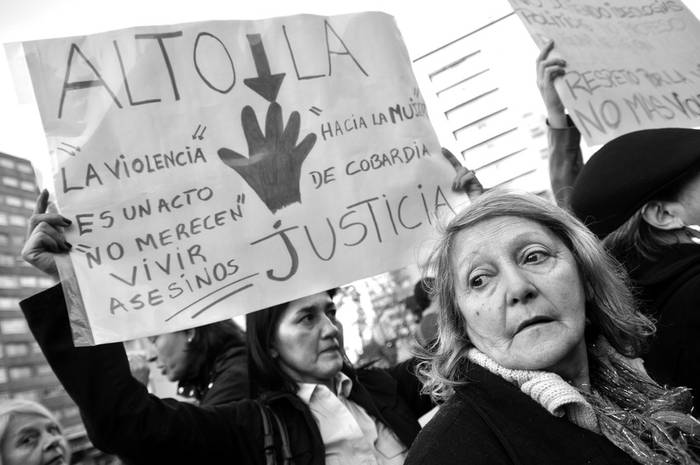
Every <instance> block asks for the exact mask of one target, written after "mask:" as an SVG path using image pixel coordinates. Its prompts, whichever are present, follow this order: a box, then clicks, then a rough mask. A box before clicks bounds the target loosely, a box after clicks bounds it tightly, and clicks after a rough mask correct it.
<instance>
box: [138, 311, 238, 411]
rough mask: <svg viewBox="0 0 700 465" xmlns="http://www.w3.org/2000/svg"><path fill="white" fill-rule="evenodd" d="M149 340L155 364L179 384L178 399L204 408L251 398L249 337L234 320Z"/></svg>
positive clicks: (167, 376)
mask: <svg viewBox="0 0 700 465" xmlns="http://www.w3.org/2000/svg"><path fill="white" fill-rule="evenodd" d="M149 340H150V341H151V343H153V346H154V348H155V352H156V355H155V357H154V358H153V359H151V360H152V361H155V362H156V366H157V367H158V368H159V369H160V370H161V373H162V374H163V375H164V376H165V377H166V378H168V380H170V381H177V383H178V388H177V393H178V395H181V396H183V397H192V398H194V399H195V400H197V401H198V402H199V405H201V406H205V405H219V404H226V403H228V402H231V401H233V400H240V399H245V398H247V397H250V389H249V387H248V360H247V356H246V350H245V333H244V332H243V330H242V329H241V328H240V327H239V326H238V325H237V324H236V323H235V322H234V321H233V320H224V321H219V322H218V323H212V324H208V325H204V326H200V327H198V328H193V329H188V330H184V331H176V332H174V333H167V334H161V335H159V336H153V337H151V338H149Z"/></svg>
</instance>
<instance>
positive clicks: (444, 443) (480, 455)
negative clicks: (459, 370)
mask: <svg viewBox="0 0 700 465" xmlns="http://www.w3.org/2000/svg"><path fill="white" fill-rule="evenodd" d="M438 463H439V464H440V465H472V464H479V465H512V463H513V462H512V461H511V460H510V458H509V456H508V454H507V453H506V451H505V450H504V449H503V446H502V445H501V443H500V441H499V440H498V437H497V436H496V435H495V434H494V433H493V431H492V430H491V428H490V427H489V426H488V424H487V423H486V422H485V421H484V420H483V419H482V418H481V416H480V415H479V412H477V411H476V409H474V408H473V407H472V406H471V405H469V404H468V403H466V402H464V401H451V402H449V403H447V404H445V405H443V406H442V407H441V408H440V410H438V412H437V413H436V414H435V416H434V417H433V419H432V420H430V421H429V422H428V424H427V425H425V427H424V428H423V429H422V430H421V432H420V433H419V434H418V437H417V438H416V440H415V442H414V443H413V445H412V446H411V449H410V450H409V451H408V457H407V459H406V462H405V465H434V464H438Z"/></svg>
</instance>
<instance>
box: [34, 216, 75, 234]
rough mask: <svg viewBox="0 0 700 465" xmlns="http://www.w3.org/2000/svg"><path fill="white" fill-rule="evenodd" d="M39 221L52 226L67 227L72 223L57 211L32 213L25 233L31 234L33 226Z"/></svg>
mask: <svg viewBox="0 0 700 465" xmlns="http://www.w3.org/2000/svg"><path fill="white" fill-rule="evenodd" d="M41 223H47V224H49V225H51V226H53V227H56V228H57V227H67V226H70V225H71V224H72V221H71V220H69V219H68V218H66V217H65V216H61V215H59V214H58V213H41V214H38V213H37V214H34V215H32V216H31V217H30V218H29V227H28V231H27V235H29V234H31V233H32V231H33V230H34V228H36V227H37V225H39V224H41Z"/></svg>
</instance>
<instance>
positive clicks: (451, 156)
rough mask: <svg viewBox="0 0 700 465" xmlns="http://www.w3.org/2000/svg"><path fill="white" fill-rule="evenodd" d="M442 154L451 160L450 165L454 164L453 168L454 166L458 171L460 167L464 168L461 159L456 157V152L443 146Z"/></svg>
mask: <svg viewBox="0 0 700 465" xmlns="http://www.w3.org/2000/svg"><path fill="white" fill-rule="evenodd" d="M442 156H443V157H445V158H446V159H447V161H449V162H450V165H452V168H454V169H455V171H458V170H459V169H460V168H463V166H462V164H461V163H460V162H459V160H457V157H455V156H454V154H453V153H452V152H450V151H449V150H447V149H446V148H445V147H443V148H442Z"/></svg>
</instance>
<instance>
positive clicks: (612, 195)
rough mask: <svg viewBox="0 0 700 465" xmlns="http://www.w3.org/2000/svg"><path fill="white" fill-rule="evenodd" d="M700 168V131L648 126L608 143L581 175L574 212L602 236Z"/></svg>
mask: <svg viewBox="0 0 700 465" xmlns="http://www.w3.org/2000/svg"><path fill="white" fill-rule="evenodd" d="M698 169H700V130H696V129H686V128H664V129H646V130H643V131H636V132H631V133H629V134H625V135H623V136H620V137H618V138H616V139H613V140H612V141H610V142H608V143H607V144H605V145H604V146H603V147H602V148H601V149H600V150H598V151H597V152H596V153H595V154H594V155H593V156H592V157H591V159H590V160H589V161H588V163H586V164H585V165H584V167H583V169H582V170H581V172H580V173H579V175H578V177H577V178H576V182H575V183H574V190H573V193H572V196H571V209H572V210H573V212H574V214H575V215H576V216H577V217H578V218H579V219H580V220H581V221H583V222H584V223H586V225H587V226H588V227H589V228H590V229H591V230H592V231H593V232H594V233H595V234H596V235H597V236H598V237H599V238H601V239H602V238H604V237H605V236H607V235H608V234H610V233H611V232H612V231H614V230H615V229H617V228H618V227H620V226H621V225H622V224H623V223H624V222H625V221H627V220H628V219H629V218H630V217H632V215H634V213H635V212H636V211H637V210H639V209H640V208H641V207H642V206H643V205H644V204H645V203H647V202H648V201H650V200H654V199H655V197H656V196H658V195H659V194H662V193H663V192H664V191H667V190H668V189H672V188H675V187H680V183H681V182H682V181H683V180H684V179H685V178H686V177H687V176H689V175H692V174H693V173H694V172H696V171H697V170H698Z"/></svg>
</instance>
